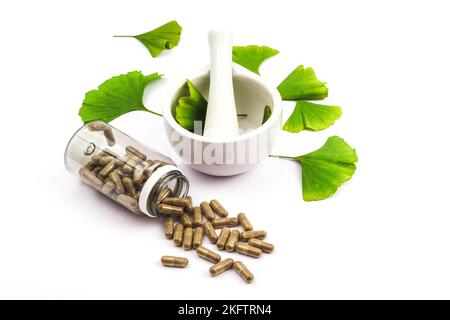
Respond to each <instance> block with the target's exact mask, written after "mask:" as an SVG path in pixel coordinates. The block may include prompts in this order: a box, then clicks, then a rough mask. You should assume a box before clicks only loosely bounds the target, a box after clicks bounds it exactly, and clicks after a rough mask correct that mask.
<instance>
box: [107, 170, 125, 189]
mask: <svg viewBox="0 0 450 320" xmlns="http://www.w3.org/2000/svg"><path fill="white" fill-rule="evenodd" d="M109 178H110V179H111V181H112V182H114V184H115V186H116V192H117V193H124V192H125V188H124V186H123V183H122V179H121V178H120V176H119V173H118V172H117V170H114V171H113V172H111V174H110V175H109Z"/></svg>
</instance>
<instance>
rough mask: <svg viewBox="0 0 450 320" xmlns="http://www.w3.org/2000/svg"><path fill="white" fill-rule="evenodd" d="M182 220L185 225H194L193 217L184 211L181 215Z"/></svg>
mask: <svg viewBox="0 0 450 320" xmlns="http://www.w3.org/2000/svg"><path fill="white" fill-rule="evenodd" d="M180 222H181V223H182V224H183V226H185V227H192V219H191V217H190V216H189V215H188V214H187V213H183V214H182V215H181V217H180Z"/></svg>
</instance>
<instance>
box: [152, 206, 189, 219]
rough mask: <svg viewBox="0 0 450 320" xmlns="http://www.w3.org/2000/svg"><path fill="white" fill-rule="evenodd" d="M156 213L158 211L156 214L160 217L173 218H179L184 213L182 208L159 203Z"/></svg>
mask: <svg viewBox="0 0 450 320" xmlns="http://www.w3.org/2000/svg"><path fill="white" fill-rule="evenodd" d="M156 211H158V213H159V214H160V215H162V216H170V215H174V216H177V217H179V216H181V215H182V214H183V213H184V211H183V208H180V207H175V206H171V205H169V204H162V203H160V204H158V205H157V206H156Z"/></svg>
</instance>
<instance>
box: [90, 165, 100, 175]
mask: <svg viewBox="0 0 450 320" xmlns="http://www.w3.org/2000/svg"><path fill="white" fill-rule="evenodd" d="M102 169H103V168H102V167H101V166H98V167H95V168H94V169H92V170H91V172H92V173H93V174H95V175H98V173H99V172H100V170H102Z"/></svg>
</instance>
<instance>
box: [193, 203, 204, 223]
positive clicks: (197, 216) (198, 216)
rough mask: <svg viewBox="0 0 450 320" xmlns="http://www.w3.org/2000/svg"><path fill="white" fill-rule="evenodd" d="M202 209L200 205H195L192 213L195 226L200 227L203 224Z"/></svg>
mask: <svg viewBox="0 0 450 320" xmlns="http://www.w3.org/2000/svg"><path fill="white" fill-rule="evenodd" d="M202 220H203V219H202V211H201V209H200V207H194V210H193V214H192V225H193V226H194V227H200V226H201V225H202Z"/></svg>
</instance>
